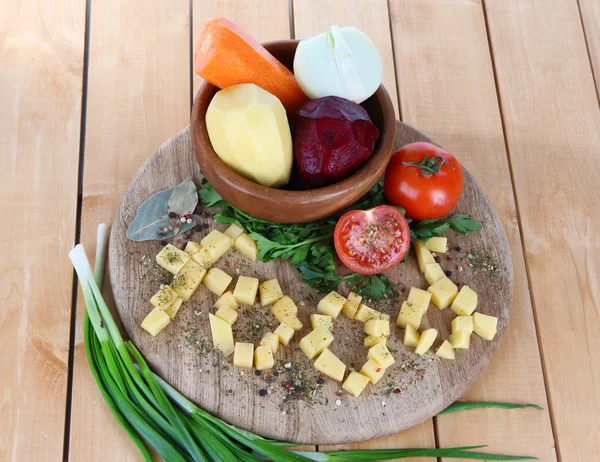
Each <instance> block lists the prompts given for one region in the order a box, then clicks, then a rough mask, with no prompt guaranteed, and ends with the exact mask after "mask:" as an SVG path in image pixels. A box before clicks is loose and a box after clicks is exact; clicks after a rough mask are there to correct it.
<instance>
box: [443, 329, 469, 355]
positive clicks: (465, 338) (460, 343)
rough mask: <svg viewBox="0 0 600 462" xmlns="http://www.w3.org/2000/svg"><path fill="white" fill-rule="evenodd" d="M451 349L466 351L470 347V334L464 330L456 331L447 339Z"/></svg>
mask: <svg viewBox="0 0 600 462" xmlns="http://www.w3.org/2000/svg"><path fill="white" fill-rule="evenodd" d="M448 340H449V341H450V343H451V344H452V347H453V348H456V349H459V348H460V349H463V350H467V349H468V348H469V347H470V346H471V334H470V333H469V332H468V331H466V330H458V331H456V332H454V333H452V334H450V337H448Z"/></svg>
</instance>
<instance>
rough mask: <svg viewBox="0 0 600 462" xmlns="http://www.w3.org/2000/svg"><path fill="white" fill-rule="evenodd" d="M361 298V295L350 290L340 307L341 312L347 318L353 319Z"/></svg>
mask: <svg viewBox="0 0 600 462" xmlns="http://www.w3.org/2000/svg"><path fill="white" fill-rule="evenodd" d="M361 300H362V297H361V296H360V295H356V294H355V293H354V292H350V294H349V295H348V298H347V299H346V302H345V303H344V306H343V307H342V313H344V316H346V317H347V318H348V319H354V316H355V315H356V311H357V310H358V306H359V305H360V302H361Z"/></svg>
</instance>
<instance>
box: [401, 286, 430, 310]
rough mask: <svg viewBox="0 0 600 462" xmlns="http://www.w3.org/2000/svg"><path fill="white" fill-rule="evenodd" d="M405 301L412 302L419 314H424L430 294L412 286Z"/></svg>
mask: <svg viewBox="0 0 600 462" xmlns="http://www.w3.org/2000/svg"><path fill="white" fill-rule="evenodd" d="M406 301H407V302H409V303H412V305H413V306H414V307H415V309H416V310H418V311H419V312H420V313H421V315H423V314H425V312H426V311H427V309H428V308H429V302H430V301H431V294H430V293H429V292H427V291H426V290H423V289H419V288H417V287H412V288H411V289H410V292H409V293H408V298H407V299H406Z"/></svg>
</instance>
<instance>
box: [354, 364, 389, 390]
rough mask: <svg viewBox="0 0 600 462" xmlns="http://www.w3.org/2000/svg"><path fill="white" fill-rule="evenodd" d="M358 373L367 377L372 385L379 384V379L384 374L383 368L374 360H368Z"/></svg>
mask: <svg viewBox="0 0 600 462" xmlns="http://www.w3.org/2000/svg"><path fill="white" fill-rule="evenodd" d="M360 373H361V374H362V375H365V376H367V377H369V380H370V381H371V383H372V384H373V385H375V384H376V383H377V382H379V379H380V378H381V377H383V374H385V367H383V366H382V365H381V364H379V363H378V362H377V361H375V360H374V359H369V360H368V361H367V362H366V363H365V364H364V365H363V367H361V368H360Z"/></svg>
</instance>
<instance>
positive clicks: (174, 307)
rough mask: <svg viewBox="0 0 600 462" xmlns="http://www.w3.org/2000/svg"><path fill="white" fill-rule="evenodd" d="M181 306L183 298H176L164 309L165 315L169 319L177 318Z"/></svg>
mask: <svg viewBox="0 0 600 462" xmlns="http://www.w3.org/2000/svg"><path fill="white" fill-rule="evenodd" d="M181 305H183V298H178V299H177V300H175V301H174V302H173V303H171V305H170V306H169V307H167V308H165V313H167V314H168V315H169V317H170V318H171V319H175V316H177V313H178V312H179V308H181Z"/></svg>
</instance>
